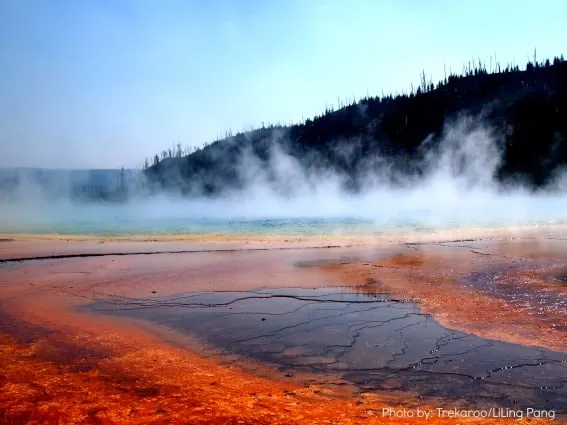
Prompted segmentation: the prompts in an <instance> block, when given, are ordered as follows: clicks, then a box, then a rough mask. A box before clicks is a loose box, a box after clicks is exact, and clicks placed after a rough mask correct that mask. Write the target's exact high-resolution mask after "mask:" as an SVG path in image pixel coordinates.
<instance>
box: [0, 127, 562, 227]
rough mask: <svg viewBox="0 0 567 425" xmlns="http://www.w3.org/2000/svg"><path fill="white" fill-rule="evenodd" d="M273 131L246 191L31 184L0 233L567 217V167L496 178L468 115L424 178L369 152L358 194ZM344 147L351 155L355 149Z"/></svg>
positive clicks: (486, 137)
mask: <svg viewBox="0 0 567 425" xmlns="http://www.w3.org/2000/svg"><path fill="white" fill-rule="evenodd" d="M273 138H274V141H273V143H272V144H271V151H270V155H269V161H268V163H267V164H266V162H263V161H260V159H259V158H258V157H256V156H255V155H254V154H253V152H252V151H251V150H249V151H247V153H246V154H245V155H243V156H242V157H241V158H240V160H239V162H238V166H237V170H238V173H239V175H240V176H241V178H242V179H243V180H244V181H245V182H246V187H245V189H244V190H243V191H242V192H232V193H231V194H229V195H225V196H222V197H219V198H216V199H211V198H207V197H204V196H201V197H193V198H182V197H180V196H175V195H168V194H161V195H158V196H152V197H148V196H146V194H143V193H137V194H136V195H135V196H133V197H131V198H130V199H129V200H128V201H127V202H125V203H120V204H103V203H98V204H80V205H78V204H75V203H73V202H71V201H70V200H69V199H64V198H63V199H62V198H61V197H58V198H57V199H58V200H57V201H56V202H55V201H52V200H50V197H49V196H47V197H45V196H42V195H41V193H39V192H38V189H37V188H36V187H35V186H34V185H33V184H32V183H30V182H29V181H28V182H25V181H24V183H23V184H22V185H21V186H20V187H19V190H18V196H17V199H16V200H12V201H4V202H2V203H0V214H1V217H2V218H1V221H0V232H33V231H43V232H50V233H51V232H69V233H89V232H93V233H149V232H151V233H192V232H201V231H203V232H207V231H211V232H216V231H220V232H230V231H234V232H240V231H242V232H247V229H248V230H250V229H251V228H252V227H253V226H252V224H246V223H247V222H249V221H250V220H256V221H261V223H262V226H264V227H265V230H266V231H268V232H270V231H272V232H273V233H279V232H280V231H290V232H295V231H298V229H299V228H301V229H303V230H304V231H306V232H311V231H314V232H318V231H323V232H336V231H341V232H351V231H352V232H355V231H360V232H362V233H364V232H378V233H379V232H389V231H396V230H397V229H409V230H412V229H413V230H433V229H438V228H454V227H470V226H472V227H477V226H494V227H500V226H512V225H528V224H543V223H545V224H551V223H562V222H563V221H565V219H567V198H566V197H565V195H564V192H563V189H564V188H565V187H566V186H565V185H566V184H567V177H566V174H565V173H564V172H562V171H561V170H558V172H557V173H556V178H555V179H554V181H553V183H552V184H551V185H550V187H549V188H548V189H547V190H544V191H541V192H538V193H537V194H536V193H533V192H530V191H528V190H527V189H525V188H523V187H521V186H516V187H502V186H500V185H499V184H498V183H497V182H496V181H495V174H496V172H497V170H498V167H499V165H500V161H501V152H500V150H499V148H498V146H499V144H498V140H497V139H496V136H495V135H494V134H493V132H492V131H491V129H490V128H488V127H487V126H485V125H483V124H482V122H480V121H479V120H473V119H470V118H462V119H459V120H457V121H456V122H454V123H452V124H450V125H447V126H446V128H445V131H444V136H443V138H442V140H441V142H440V143H439V144H438V146H436V147H434V148H430V147H429V146H428V144H429V143H430V141H427V140H426V141H424V146H423V149H424V152H427V154H426V155H425V162H426V167H425V169H427V170H428V171H427V173H426V174H425V176H423V177H421V178H420V179H419V180H415V179H414V180H412V181H407V182H404V184H401V185H396V186H394V185H392V184H389V183H386V182H387V181H391V178H390V177H391V169H390V167H389V166H388V165H387V162H386V161H384V160H383V159H382V158H380V157H375V158H366V160H365V164H366V165H365V173H366V176H365V178H364V182H365V183H364V185H363V188H362V190H361V191H360V192H359V193H356V194H353V193H347V192H345V191H344V189H343V183H344V176H342V175H339V174H336V173H332V172H329V171H321V169H320V168H318V167H313V168H307V169H306V168H304V167H302V166H301V165H300V164H299V163H298V161H297V160H296V159H295V158H293V157H292V156H290V155H287V154H286V153H285V151H284V149H283V148H282V147H281V145H280V144H279V143H278V142H277V140H278V139H279V138H281V134H278V133H277V132H275V133H274V135H273ZM339 146H340V145H339ZM344 149H345V150H344V153H345V156H347V157H348V154H349V150H352V149H355V150H356V149H357V147H356V145H355V144H350V145H347V146H346V147H345V148H344ZM274 182H275V183H277V184H276V185H275V184H274ZM65 184H68V182H67V183H65ZM61 187H63V184H62V185H61ZM275 187H277V190H276V189H275ZM62 190H63V189H62ZM135 192H138V191H137V190H135ZM262 220H263V221H262ZM359 220H360V221H359ZM243 223H244V224H243ZM247 226H248V227H247ZM266 226H267V227H266ZM270 226H272V227H270ZM317 226H319V227H317ZM282 229H283V230H282ZM303 230H301V231H303Z"/></svg>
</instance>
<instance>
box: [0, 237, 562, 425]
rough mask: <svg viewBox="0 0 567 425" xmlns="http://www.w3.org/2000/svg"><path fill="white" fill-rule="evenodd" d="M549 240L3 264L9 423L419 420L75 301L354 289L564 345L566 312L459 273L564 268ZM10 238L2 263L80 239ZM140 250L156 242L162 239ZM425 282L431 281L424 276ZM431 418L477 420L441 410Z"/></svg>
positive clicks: (409, 401)
mask: <svg viewBox="0 0 567 425" xmlns="http://www.w3.org/2000/svg"><path fill="white" fill-rule="evenodd" d="M45 243H48V244H50V246H48V247H46V246H45V245H43V244H45ZM10 244H13V248H14V251H12V252H11V248H10ZM58 244H59V245H58ZM89 244H90V245H89V246H88V247H86V246H83V245H81V246H80V247H79V249H80V250H84V249H88V250H91V251H89V252H96V249H97V247H96V246H94V247H93V245H92V244H96V242H89ZM550 244H551V245H548V246H543V247H542V245H541V244H535V243H534V242H529V243H525V242H522V241H519V242H514V241H509V242H502V243H500V244H498V243H495V242H492V243H490V244H489V249H487V248H486V247H480V248H479V247H477V246H475V247H473V248H468V247H465V248H463V247H451V248H447V247H446V246H445V245H443V244H442V245H439V244H437V245H435V244H425V245H388V246H385V247H383V248H375V247H366V248H362V247H359V248H356V249H355V248H346V247H345V248H336V249H317V250H300V249H298V250H295V249H294V250H279V251H251V252H221V253H219V252H217V253H191V254H156V255H136V256H120V257H113V256H112V257H111V256H108V257H93V258H90V257H89V258H72V259H59V260H49V261H38V262H25V263H21V264H16V265H7V266H6V265H4V266H2V268H0V281H2V284H0V314H1V317H0V324H1V325H0V386H1V392H0V423H6V424H20V423H22V424H23V423H31V424H34V423H36V424H43V423H48V424H49V423H54V424H55V423H59V424H71V423H77V424H82V423H92V424H119V423H131V424H144V423H155V424H158V423H160V424H161V423H173V424H177V423H187V424H201V423H203V424H204V423H217V424H240V423H242V424H284V423H285V424H310V423H320V424H324V423H341V424H358V423H400V424H401V423H422V422H423V420H422V419H404V418H400V419H392V418H388V417H384V416H383V415H382V410H381V408H382V407H385V406H389V405H392V403H401V402H404V403H406V405H407V406H408V407H415V406H416V398H415V396H416V395H412V394H408V395H405V396H403V397H402V399H400V398H399V397H398V398H393V396H391V395H387V394H373V395H370V394H363V395H356V396H353V395H351V394H349V393H348V392H347V391H339V390H337V389H333V388H329V387H323V386H313V385H307V386H306V385H302V384H301V379H299V378H297V377H294V379H288V380H285V379H282V378H278V377H277V376H276V375H274V376H271V375H270V374H269V371H264V372H263V373H261V374H259V375H256V374H253V373H251V372H250V368H247V369H242V368H238V367H236V366H234V365H227V364H225V363H222V362H221V361H220V360H218V359H216V358H214V357H210V356H208V355H204V354H203V353H202V352H200V351H199V350H193V349H187V348H180V345H179V344H178V343H179V341H178V340H176V336H175V335H173V334H169V333H167V332H164V333H161V334H160V336H156V334H155V333H154V332H150V330H149V328H147V327H145V325H143V324H141V323H136V322H134V321H127V320H123V319H116V318H109V317H98V316H93V315H89V314H86V313H79V312H78V311H76V310H75V307H76V306H78V305H80V304H81V303H84V302H87V301H91V300H93V299H96V298H97V297H100V296H103V295H105V294H107V295H118V296H128V297H140V298H144V297H151V296H153V295H155V294H158V295H165V294H171V293H178V292H187V291H207V290H212V289H215V290H221V289H222V290H247V289H251V288H258V287H286V286H300V287H317V286H322V285H329V286H338V285H345V284H347V285H351V286H357V287H360V288H361V290H364V291H384V290H386V291H388V292H392V293H396V294H399V295H403V296H407V297H411V298H414V299H418V300H419V301H420V302H421V303H422V304H423V307H424V309H425V310H427V311H429V312H431V313H433V314H434V315H435V316H436V317H437V318H439V319H440V320H441V321H442V322H443V323H444V324H445V325H446V326H451V327H455V328H458V329H463V330H467V331H469V332H473V333H478V334H480V335H482V336H491V337H496V338H499V339H503V340H507V341H512V342H522V343H526V344H534V345H540V346H545V347H549V348H554V349H556V350H563V351H564V350H565V349H566V334H565V331H564V330H561V329H562V328H561V327H555V328H554V327H551V322H558V323H560V324H565V316H564V315H563V316H561V314H560V312H559V313H557V315H556V317H551V316H550V317H544V318H540V317H537V318H536V317H535V316H530V315H526V314H524V312H521V311H519V310H517V309H515V307H513V306H511V305H509V304H507V303H505V302H503V301H501V300H496V299H492V298H490V297H488V296H486V295H482V294H481V293H479V292H478V291H475V290H474V289H472V288H467V287H466V286H464V285H462V284H460V283H459V282H458V279H459V278H460V277H462V276H464V275H466V274H467V273H468V272H470V271H472V270H478V269H481V268H483V267H487V266H491V265H495V264H499V263H501V262H506V261H508V260H507V259H506V258H504V257H503V256H506V255H509V256H514V258H528V257H529V258H545V259H550V258H551V259H553V260H554V261H556V262H557V263H559V262H560V260H561V258H560V257H561V252H565V251H563V246H562V245H561V243H559V242H557V244H555V245H554V243H552V242H550ZM0 245H1V248H2V250H1V254H2V256H3V258H13V257H11V255H12V254H17V255H18V256H36V255H38V254H37V253H38V252H39V253H40V254H42V255H43V254H44V253H45V252H48V250H53V251H54V252H65V253H69V252H73V243H71V244H70V245H69V242H66V241H53V240H50V241H44V242H39V243H35V242H31V241H26V240H22V241H15V242H10V241H7V242H2V243H1V244H0ZM453 245H459V243H456V244H453ZM286 246H287V245H286ZM221 247H222V245H221ZM115 248H116V246H112V249H113V250H114V249H115ZM128 248H129V249H130V248H131V247H128ZM176 248H177V245H176ZM124 249H126V246H125V247H124ZM136 249H139V250H147V251H148V252H150V251H156V250H158V249H155V247H154V246H152V244H150V245H143V246H137V248H136ZM471 249H472V250H476V251H477V253H474V252H472V251H471ZM16 251H17V252H16ZM111 252H114V251H111ZM478 252H482V254H479V253H478ZM485 254H490V255H485ZM333 258H335V259H337V258H343V259H344V258H348V261H343V262H348V263H349V264H341V265H335V266H331V265H326V266H313V267H296V265H297V262H298V261H302V262H306V263H307V264H308V263H309V262H313V264H318V263H317V262H318V261H320V260H332V259H333ZM518 273H520V275H521V276H526V285H533V286H534V287H537V288H540V287H541V285H544V286H545V285H548V284H549V283H547V281H546V278H545V277H546V276H547V275H548V274H549V273H550V270H549V269H545V270H544V269H542V270H539V269H538V270H535V271H533V270H532V271H527V272H524V271H522V272H518ZM423 282H428V284H427V285H423V284H421V285H419V283H423ZM538 285H539V286H538ZM154 330H155V329H154ZM542 335H543V336H542ZM296 378H297V379H296ZM419 407H420V408H422V409H427V408H434V407H436V405H433V404H431V405H422V404H420V405H419ZM400 408H401V407H400ZM557 421H558V420H556V423H557ZM428 422H429V423H432V424H436V423H444V424H457V423H478V420H474V419H458V420H456V419H452V418H438V417H434V418H433V419H432V420H429V421H428ZM495 422H497V423H502V424H505V423H531V424H538V423H548V421H546V420H538V419H530V420H529V421H528V420H526V419H523V420H522V421H520V422H518V421H517V420H514V419H499V420H494V419H488V420H486V421H485V423H495Z"/></svg>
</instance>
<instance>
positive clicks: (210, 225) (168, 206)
mask: <svg viewBox="0 0 567 425" xmlns="http://www.w3.org/2000/svg"><path fill="white" fill-rule="evenodd" d="M203 205H204V204H194V203H191V202H184V203H139V204H127V205H118V204H115V205H112V204H106V205H104V204H97V205H72V204H62V205H45V204H37V205H26V206H24V205H19V206H17V205H12V206H7V205H3V206H0V207H1V210H0V212H1V213H2V217H1V220H0V233H40V234H54V233H56V234H84V235H99V236H120V235H191V234H210V233H222V234H227V235H270V234H277V235H303V236H308V235H310V236H313V235H315V236H317V235H331V236H332V235H337V236H338V235H387V234H401V233H402V234H403V233H428V232H435V231H440V230H446V229H455V228H479V227H480V228H498V227H507V226H534V225H550V224H564V223H566V222H567V220H565V219H564V218H563V217H567V215H565V213H564V211H565V208H563V203H562V202H561V203H560V204H557V202H551V203H550V202H545V203H541V202H535V203H534V202H532V203H524V204H522V205H518V204H515V205H513V204H510V203H508V204H505V203H502V202H501V203H498V202H494V203H492V204H491V207H490V208H489V207H488V206H486V205H484V204H481V205H470V204H468V205H466V204H465V205H464V207H463V208H455V205H452V206H449V207H445V208H419V209H416V208H414V209H411V208H401V206H400V203H398V204H395V203H391V204H383V205H381V204H380V203H378V204H368V203H367V204H365V205H354V208H352V209H351V210H347V211H345V210H338V209H334V210H333V209H325V208H319V210H317V209H314V210H313V211H312V212H311V214H309V213H310V211H308V210H306V209H305V208H303V209H302V208H300V206H298V205H293V204H290V208H287V209H281V208H280V207H281V206H280V207H278V208H280V209H277V208H271V209H268V208H263V209H262V208H259V207H258V208H256V209H255V208H249V209H246V210H243V209H242V208H239V205H238V204H237V203H236V204H235V203H225V204H215V205H206V206H203ZM456 205H459V204H456ZM254 210H256V214H253V212H254ZM325 212H328V215H327V216H325V215H323V214H324V213H325ZM345 212H346V213H348V214H345Z"/></svg>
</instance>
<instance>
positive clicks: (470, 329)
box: [324, 241, 567, 352]
mask: <svg viewBox="0 0 567 425" xmlns="http://www.w3.org/2000/svg"><path fill="white" fill-rule="evenodd" d="M489 246H490V247H491V248H492V246H491V245H489ZM506 246H508V248H509V250H508V251H507V250H506V249H505V247H506ZM435 248H437V249H435ZM491 248H488V249H487V248H482V249H478V248H476V247H470V248H469V247H467V248H465V249H463V248H462V247H461V249H459V247H458V246H454V247H452V248H451V250H450V251H448V250H440V249H439V247H435V246H433V247H431V246H428V245H424V246H420V248H419V250H414V251H408V252H404V253H402V254H399V255H395V256H392V257H389V258H386V259H382V260H379V261H374V262H365V263H360V262H359V263H352V264H339V265H329V266H325V267H324V269H325V270H326V271H327V272H328V273H329V274H330V275H331V276H333V278H334V279H339V280H341V281H344V282H348V283H349V284H351V285H359V288H358V290H360V291H363V292H367V293H383V292H385V293H390V294H393V295H395V296H396V297H400V298H405V299H410V300H413V301H416V302H418V303H419V304H420V305H421V307H422V309H423V311H425V312H427V313H430V314H432V315H433V316H434V317H435V318H436V319H437V320H439V321H440V322H441V323H442V324H443V325H445V326H447V327H449V328H452V329H458V330H461V331H463V332H467V333H473V334H477V335H480V336H482V337H485V338H492V339H497V340H502V341H507V342H512V343H520V344H525V345H533V346H539V347H545V348H549V349H552V350H556V351H562V352H567V305H565V301H564V300H565V299H567V285H565V284H564V283H562V282H559V281H558V280H557V279H556V278H555V275H558V274H561V273H562V272H564V271H565V270H566V263H564V262H562V260H561V259H559V258H555V255H556V254H557V251H555V250H550V249H549V245H548V244H545V246H541V245H539V244H535V243H534V242H533V241H528V242H527V243H524V242H508V243H499V244H497V245H496V246H494V249H493V251H492V250H491ZM555 248H557V247H555ZM492 252H494V254H492ZM503 252H507V253H508V254H510V253H513V254H514V255H516V257H514V261H516V263H517V262H518V259H520V260H521V259H524V260H526V259H529V258H537V259H539V260H542V259H546V260H552V262H551V263H544V264H545V265H543V264H540V265H537V264H532V263H527V264H528V265H526V266H525V267H524V268H522V267H521V265H518V266H517V268H511V269H510V268H507V266H508V265H509V264H510V262H511V261H510V259H511V257H506V256H502V255H503V254H502V253H503ZM484 270H489V272H486V273H484V279H485V280H486V281H488V282H489V284H490V286H491V287H493V288H494V287H495V288H497V289H498V291H499V292H500V294H503V295H505V294H506V291H507V290H509V292H512V291H513V290H515V292H516V293H511V294H510V296H508V297H505V296H500V297H496V296H494V294H493V293H486V292H483V291H482V290H479V288H477V287H475V285H473V284H471V283H469V282H468V281H467V279H468V277H470V276H471V275H472V276H476V275H481V276H483V271H484ZM493 292H495V291H493ZM518 292H520V293H521V295H522V296H523V298H524V299H527V301H525V302H522V300H518V299H517V298H519V297H518V295H517V293H518ZM544 293H548V294H549V295H551V296H555V297H558V298H559V297H560V298H561V299H562V300H563V301H562V302H557V303H556V304H555V305H551V306H541V305H540V304H538V303H537V302H536V300H537V299H538V298H539V297H541V296H542V294H544Z"/></svg>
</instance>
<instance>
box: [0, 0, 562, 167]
mask: <svg viewBox="0 0 567 425" xmlns="http://www.w3.org/2000/svg"><path fill="white" fill-rule="evenodd" d="M565 16H567V3H566V2H564V1H562V0H557V1H545V0H540V1H497V0H492V1H485V0H476V1H462V2H457V1H449V0H447V1H439V0H437V1H436V0H429V1H418V0H405V1H404V0H399V1H394V0H391V1H389V0H382V1H380V0H352V1H344V0H335V1H331V0H327V1H325V0H269V1H262V0H240V1H236V0H235V1H229V0H225V1H221V0H208V1H207V0H200V1H197V0H194V1H192V0H179V1H178V0H164V1H154V0H136V1H134V0H90V1H87V0H85V1H75V0H57V1H48V0H35V1H31V0H0V69H1V70H2V71H1V78H0V166H42V167H66V168H86V167H100V168H113V167H120V166H126V167H133V166H140V165H141V164H142V162H143V159H144V158H145V157H146V156H150V155H152V154H153V153H154V152H156V151H160V150H161V149H162V148H164V147H169V146H171V145H172V144H173V143H175V142H176V141H180V142H181V143H182V144H184V145H192V144H197V145H200V144H202V142H204V141H210V140H212V139H215V138H216V136H217V135H218V134H222V133H224V131H225V130H228V129H232V130H233V132H236V131H239V130H241V129H245V128H250V127H255V126H258V125H261V123H262V122H266V123H271V122H277V121H281V122H297V121H300V120H301V119H302V117H304V118H307V117H310V116H313V115H315V114H318V113H320V112H321V111H323V110H324V109H325V107H326V105H331V104H336V103H337V98H338V97H340V98H341V99H346V98H352V97H353V95H354V96H355V97H357V98H358V97H360V96H364V95H365V94H366V93H367V92H368V93H370V94H371V95H376V94H381V93H382V92H384V93H389V92H392V91H393V92H396V91H401V90H406V89H408V88H409V87H410V85H411V84H412V83H413V84H414V85H417V84H418V82H419V76H420V73H421V71H422V70H425V72H426V74H428V75H431V76H432V77H433V79H434V80H437V79H439V78H442V77H443V72H444V71H443V69H444V66H445V67H446V69H447V70H449V69H452V70H454V71H460V70H461V69H462V66H463V64H464V63H466V62H468V61H469V60H471V58H473V57H474V58H477V57H480V58H481V59H483V60H485V61H486V62H487V63H488V62H489V61H490V56H494V55H495V54H496V56H497V58H498V60H499V61H500V62H501V63H502V64H505V63H507V62H511V61H514V60H515V62H516V63H517V64H519V65H520V66H524V64H525V62H526V61H527V58H528V55H529V56H531V55H533V51H534V49H537V55H538V58H544V57H553V56H555V55H560V54H565V55H566V56H567V47H566V46H567V27H566V26H565V23H564V22H565V18H564V17H565Z"/></svg>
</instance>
